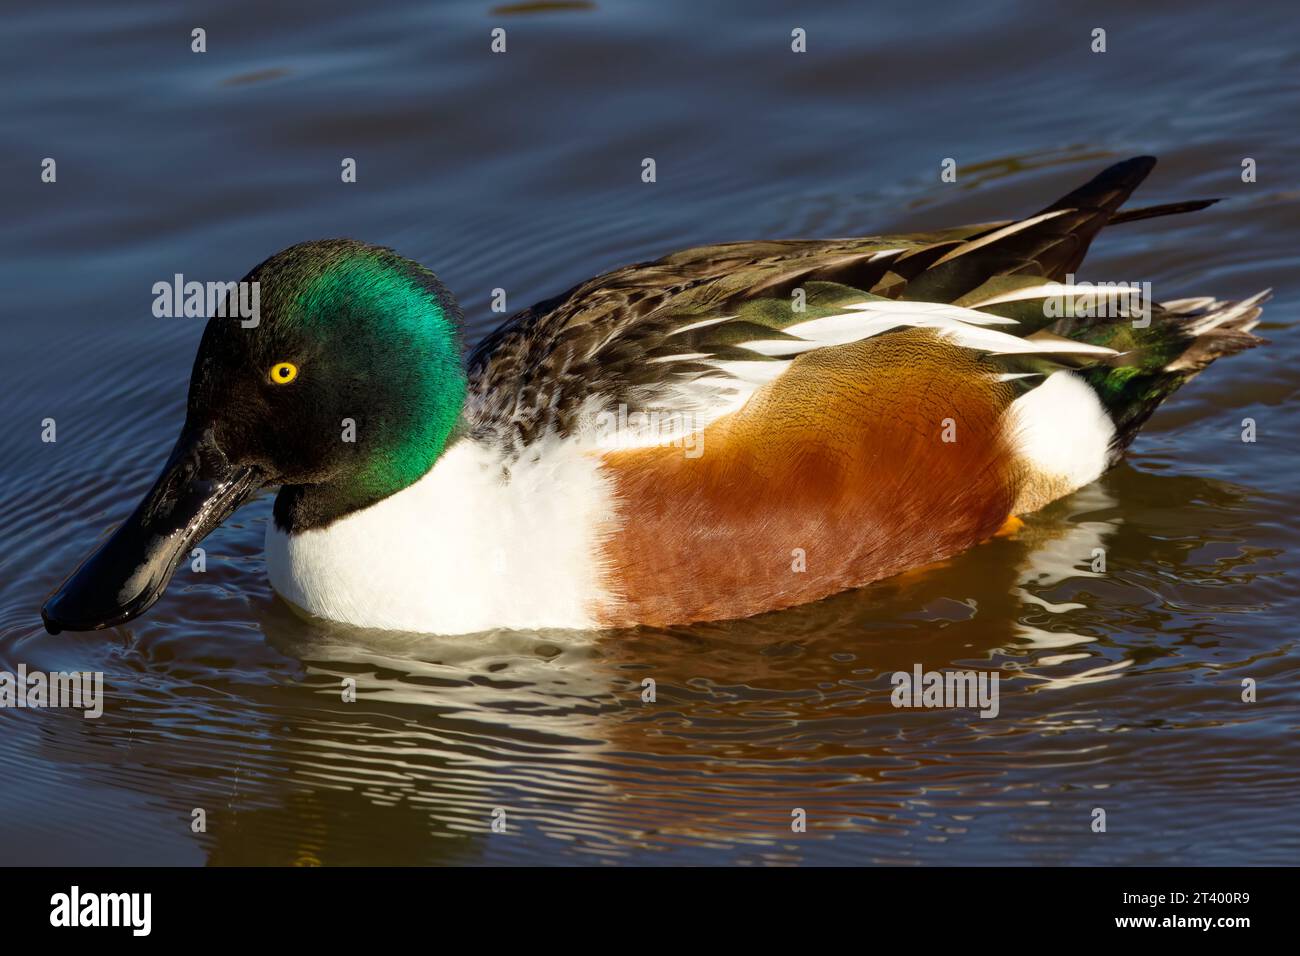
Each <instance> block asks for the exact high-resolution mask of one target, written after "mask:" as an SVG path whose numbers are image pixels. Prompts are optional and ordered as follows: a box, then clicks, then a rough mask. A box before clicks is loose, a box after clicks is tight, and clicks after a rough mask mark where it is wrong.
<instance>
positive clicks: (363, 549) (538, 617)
mask: <svg viewBox="0 0 1300 956" xmlns="http://www.w3.org/2000/svg"><path fill="white" fill-rule="evenodd" d="M530 450H531V451H533V452H534V454H532V455H530V457H529V459H528V460H527V461H523V462H520V463H518V464H517V465H515V466H514V467H513V468H512V470H511V474H510V477H509V479H508V480H507V479H506V478H505V477H503V475H502V469H501V460H500V458H499V456H498V455H497V454H496V453H495V452H494V451H493V450H492V449H490V448H486V447H484V446H482V445H479V444H477V443H475V442H471V441H468V440H462V441H460V442H458V443H456V444H455V445H453V446H452V447H451V448H449V449H448V450H447V452H446V453H445V454H444V455H443V456H442V458H440V459H439V460H438V463H437V464H436V465H434V467H433V468H432V470H430V471H429V473H428V474H427V475H425V476H424V477H423V478H421V479H420V480H419V481H417V482H416V483H415V484H413V485H411V486H410V487H409V488H406V489H404V490H402V491H400V492H398V493H397V494H395V495H392V496H391V497H388V498H385V499H384V500H383V501H381V502H379V503H378V504H376V505H373V506H371V507H370V508H367V509H365V510H364V511H359V512H357V513H355V514H352V515H349V516H348V517H346V518H343V519H341V520H339V521H336V522H334V523H333V524H332V525H330V526H329V527H327V528H323V529H319V530H312V531H306V532H303V533H301V534H295V535H292V536H291V535H287V534H285V533H283V532H282V531H280V530H279V529H277V528H276V527H275V522H274V521H271V522H268V525H267V534H266V558H267V570H268V573H269V575H270V578H271V586H272V587H274V588H275V590H276V591H278V592H279V593H280V594H281V595H282V596H283V597H285V598H286V599H287V600H289V601H291V602H292V603H294V604H296V605H298V606H299V607H300V608H302V609H303V610H305V611H307V612H308V613H310V614H312V615H315V616H317V617H323V618H327V619H330V620H334V621H341V622H343V623H346V624H353V625H357V626H362V627H375V628H383V629H387V630H402V631H416V632H423V633H434V634H465V633H472V632H477V631H486V630H492V629H494V628H521V629H531V628H542V627H558V628H590V627H594V626H596V622H595V620H594V619H593V617H592V612H593V610H594V609H595V608H597V607H599V606H600V605H601V604H602V603H605V602H606V601H607V600H608V597H607V595H605V594H604V593H603V592H602V589H601V574H600V571H601V569H600V568H599V566H598V559H599V555H600V553H601V552H600V540H601V533H602V530H604V529H607V528H608V527H609V525H610V522H611V521H612V518H613V509H612V499H611V495H610V492H609V488H608V486H607V482H606V479H605V478H604V477H603V476H602V474H601V472H600V468H599V465H598V463H597V460H596V459H595V457H593V456H592V455H590V454H587V453H584V452H583V451H582V449H580V448H579V447H577V446H574V445H572V444H571V443H565V442H562V441H560V440H559V439H548V440H546V441H543V442H539V443H536V444H535V445H534V446H532V448H531V449H530Z"/></svg>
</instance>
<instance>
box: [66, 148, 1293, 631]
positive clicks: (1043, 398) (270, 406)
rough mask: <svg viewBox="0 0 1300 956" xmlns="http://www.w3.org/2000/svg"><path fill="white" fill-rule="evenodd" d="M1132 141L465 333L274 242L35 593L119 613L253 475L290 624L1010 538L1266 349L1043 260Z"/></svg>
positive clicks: (717, 616)
mask: <svg viewBox="0 0 1300 956" xmlns="http://www.w3.org/2000/svg"><path fill="white" fill-rule="evenodd" d="M1154 165H1155V159H1154V158H1153V157H1149V156H1140V157H1136V158H1133V159H1129V160H1126V161H1123V162H1119V163H1117V164H1115V165H1112V166H1111V167H1109V168H1108V169H1105V170H1104V171H1102V172H1101V173H1100V174H1098V175H1097V176H1096V177H1095V178H1093V179H1092V180H1090V181H1089V182H1087V183H1085V184H1084V185H1083V186H1081V187H1079V188H1077V189H1075V190H1074V191H1072V192H1070V193H1068V194H1066V195H1065V196H1064V197H1063V198H1061V199H1059V200H1057V201H1056V202H1054V203H1052V204H1051V205H1049V206H1047V207H1046V208H1044V209H1042V210H1041V211H1039V212H1036V213H1034V214H1033V215H1030V216H1027V217H1025V218H1021V219H1013V220H1005V221H997V222H985V223H980V224H976V225H967V226H959V227H954V228H950V229H946V230H941V231H939V232H931V233H916V234H903V235H888V236H873V237H867V238H847V239H795V240H771V241H769V240H763V241H752V242H732V243H724V244H720V245H707V246H699V247H695V248H690V249H686V250H684V251H680V252H675V253H673V254H671V255H667V256H665V257H663V258H661V259H658V260H655V261H651V262H643V263H639V264H636V265H630V266H627V267H624V268H619V269H615V270H614V271H611V272H607V273H605V274H603V275H600V276H598V277H596V278H593V279H590V280H588V281H586V282H582V283H581V284H578V285H575V286H573V287H572V288H570V289H569V290H568V291H566V292H563V293H561V294H559V295H557V296H555V297H554V298H550V299H547V300H545V301H543V302H540V303H538V304H536V305H534V306H532V307H531V308H528V309H526V310H524V311H523V312H520V313H518V314H516V315H514V316H512V317H511V318H509V319H508V320H506V321H505V322H504V323H503V324H502V325H501V326H500V327H499V328H497V329H496V330H495V331H493V332H492V333H490V334H488V335H487V336H486V337H485V338H484V339H483V340H482V341H481V342H480V343H479V344H477V346H476V347H474V348H473V350H472V351H470V352H468V354H467V355H466V354H465V350H464V349H463V347H462V326H463V316H462V312H461V309H460V307H459V306H458V305H457V303H456V300H455V298H454V297H453V296H452V294H451V293H450V292H449V291H448V289H447V288H446V287H445V286H444V285H443V283H442V282H441V281H440V280H439V279H438V277H437V276H436V275H435V274H434V273H433V272H432V271H430V270H429V269H427V268H426V267H425V266H423V265H421V264H419V263H417V262H415V261H412V260H410V259H407V258H404V257H403V256H401V255H400V254H398V253H397V252H395V251H393V250H392V249H390V248H387V247H383V246H377V245H371V244H367V243H364V242H361V241H357V240H353V239H326V240H317V241H309V242H303V243H300V244H297V245H294V246H291V247H289V248H287V249H284V250H283V251H281V252H278V253H276V254H275V255H273V256H271V257H270V258H269V259H267V260H266V261H264V262H262V263H261V264H260V265H258V266H256V267H255V268H254V269H253V270H252V271H251V272H249V273H248V275H247V276H246V277H245V279H244V280H243V282H244V283H256V284H257V286H256V288H257V289H258V290H259V293H260V297H259V300H258V301H259V303H260V306H259V308H260V315H259V317H258V321H256V322H241V321H238V320H233V319H231V318H228V317H225V316H222V315H215V316H213V317H211V318H210V319H209V320H208V322H207V324H206V326H205V328H204V332H203V336H202V340H201V342H200V344H199V347H198V353H197V356H196V358H195V362H194V367H193V371H192V373H191V377H190V384H189V394H188V402H187V406H186V417H185V422H184V425H183V427H182V429H181V433H180V436H179V438H178V440H177V442H176V444H175V446H174V448H173V449H172V451H171V454H170V456H169V457H168V458H167V460H166V463H165V465H164V466H163V469H162V473H161V475H160V476H159V477H158V479H157V481H156V482H155V483H154V484H153V486H152V487H151V488H150V489H149V490H148V491H147V493H146V494H145V495H144V497H143V500H142V501H141V502H140V504H139V506H138V507H137V508H136V509H135V511H134V512H133V513H132V514H131V515H130V516H129V517H128V518H127V519H126V520H125V521H124V522H123V523H122V524H121V526H119V527H118V528H117V529H116V531H114V532H113V534H112V535H111V536H109V537H108V538H107V539H106V540H105V541H104V542H103V543H102V544H101V545H100V546H99V547H98V548H97V549H95V550H94V552H93V553H92V554H90V556H89V557H88V558H86V560H85V561H83V562H82V564H81V565H80V566H79V567H78V568H77V569H76V570H75V571H74V572H73V573H72V574H71V575H70V576H69V577H68V579H67V580H66V581H64V582H63V583H62V584H61V585H60V586H59V587H58V588H57V589H56V590H55V591H54V592H53V593H52V594H51V596H50V597H49V598H48V600H47V601H46V602H45V603H44V605H43V607H42V609H41V614H42V618H43V621H44V623H45V626H46V628H47V629H48V630H49V631H50V632H52V633H58V632H59V631H61V630H73V631H79V630H93V629H98V628H104V627H111V626H116V625H120V624H123V623H125V622H128V621H130V620H132V619H133V618H135V617H137V616H138V615H140V614H142V613H144V612H145V611H146V610H148V609H149V608H150V607H151V606H152V605H153V604H154V603H155V602H156V601H158V600H159V598H160V597H161V596H162V594H163V593H164V591H165V589H166V588H167V586H168V583H169V582H170V581H171V580H172V577H173V575H174V573H175V571H176V569H177V567H178V565H179V564H181V563H182V562H183V561H184V560H185V558H186V557H187V555H188V554H189V553H190V551H191V549H192V548H193V547H194V546H196V545H197V543H198V542H200V541H201V540H203V538H204V537H205V536H206V535H208V534H209V533H210V532H212V531H213V530H214V529H215V528H217V527H218V526H219V525H221V523H222V522H223V521H225V520H226V519H227V518H228V517H229V516H230V515H231V514H232V513H234V512H235V510H236V509H237V508H239V507H240V506H241V505H242V504H243V503H245V502H246V501H248V500H249V499H250V498H251V497H253V496H254V495H255V494H256V493H257V492H258V491H259V489H263V488H278V491H277V492H276V495H275V500H274V506H273V508H272V513H271V515H270V517H269V519H268V520H267V527H266V541H265V552H266V568H267V574H268V577H269V579H270V584H271V587H272V588H273V589H274V591H275V592H276V593H277V594H278V595H279V597H280V598H282V599H283V600H284V601H286V602H287V603H288V604H289V605H290V606H291V607H293V608H294V609H296V610H297V611H298V612H299V613H301V614H302V615H305V616H306V617H307V618H309V619H311V618H315V619H324V620H327V621H332V622H336V623H340V624H344V625H351V626H354V627H359V628H376V629H381V630H389V631H403V632H415V633H427V634H447V635H455V634H473V633H479V632H486V631H496V630H502V629H505V630H512V629H516V630H517V629H525V630H532V629H548V628H560V629H578V630H593V629H620V628H633V627H642V626H652V627H667V626H677V625H689V624H693V623H696V622H704V621H723V620H731V619H740V618H747V617H751V616H754V615H758V614H764V613H767V612H774V611H780V610H782V609H785V608H790V607H793V606H796V605H801V604H807V603H810V602H814V601H818V600H821V599H824V598H826V597H828V596H830V595H833V594H836V593H839V592H842V591H847V590H850V589H856V588H861V587H863V586H865V585H868V584H870V583H872V582H875V581H879V580H882V579H886V578H890V577H894V576H896V575H900V574H903V573H905V572H910V571H915V570H917V569H924V568H925V567H927V566H929V565H933V564H935V563H938V562H942V561H944V560H946V559H948V558H950V557H952V556H954V555H956V554H958V553H960V552H962V551H965V550H967V549H970V548H973V547H976V546H978V545H980V544H981V543H983V542H987V541H989V540H990V539H992V538H994V537H996V536H998V535H1000V534H1008V533H1014V530H1015V529H1016V528H1017V527H1018V526H1020V523H1022V522H1023V521H1024V520H1025V519H1026V518H1027V517H1028V516H1030V515H1032V514H1033V513H1034V512H1036V511H1038V510H1039V509H1041V508H1043V507H1044V506H1045V505H1047V504H1049V503H1050V502H1052V501H1055V500H1057V499H1059V498H1062V497H1064V496H1066V495H1069V494H1071V493H1073V492H1075V491H1077V490H1079V489H1081V488H1083V487H1084V486H1087V485H1089V484H1090V483H1092V482H1095V481H1096V480H1097V479H1098V478H1099V477H1100V476H1101V475H1102V474H1103V473H1104V472H1105V471H1106V470H1107V469H1109V468H1111V467H1112V466H1114V465H1115V464H1116V463H1117V462H1118V461H1119V460H1120V459H1121V457H1122V456H1123V455H1124V453H1125V450H1126V449H1127V448H1128V447H1129V445H1130V444H1131V442H1132V441H1133V439H1134V436H1135V435H1136V434H1137V433H1138V431H1139V429H1140V428H1141V426H1142V425H1143V424H1144V423H1145V422H1146V421H1147V419H1148V418H1149V417H1150V416H1151V414H1152V413H1153V412H1154V411H1155V409H1156V408H1157V407H1158V406H1159V405H1160V404H1161V403H1162V402H1163V401H1165V400H1166V399H1167V398H1169V396H1170V395H1171V394H1173V393H1174V392H1175V391H1176V390H1177V389H1178V388H1179V387H1180V386H1182V385H1183V384H1185V383H1186V382H1188V381H1189V380H1190V379H1192V378H1194V377H1195V376H1196V375H1198V374H1199V373H1200V372H1201V371H1203V370H1204V369H1205V368H1206V367H1207V366H1208V365H1209V364H1210V363H1212V362H1213V361H1214V360H1215V359H1217V358H1219V357H1221V356H1226V355H1230V354H1233V353H1236V352H1239V351H1241V350H1243V349H1247V348H1251V347H1253V346H1255V345H1258V344H1260V343H1261V342H1262V341H1263V340H1262V339H1260V338H1258V337H1257V336H1255V335H1253V334H1252V333H1251V330H1252V329H1253V328H1254V327H1255V326H1256V325H1257V324H1258V322H1259V316H1260V314H1261V303H1262V302H1263V301H1264V300H1265V299H1266V298H1267V296H1268V291H1267V290H1265V291H1264V292H1261V293H1259V294H1257V295H1254V296H1252V297H1250V298H1245V299H1242V300H1240V301H1223V300H1219V299H1216V298H1213V297H1210V296H1201V297H1195V298H1185V299H1177V300H1170V301H1164V302H1163V303H1158V302H1155V301H1154V300H1153V299H1152V298H1151V296H1150V294H1149V287H1144V286H1143V284H1141V283H1136V284H1132V285H1127V284H1126V285H1123V286H1121V287H1118V288H1111V289H1109V290H1108V291H1107V292H1106V293H1104V294H1099V292H1098V289H1097V288H1094V287H1090V286H1088V285H1087V284H1086V283H1079V282H1077V281H1075V279H1074V273H1075V270H1076V269H1077V268H1078V267H1079V266H1080V264H1081V263H1082V261H1083V259H1084V256H1085V254H1086V253H1087V251H1088V248H1089V245H1090V243H1091V242H1092V240H1093V238H1094V237H1095V236H1096V235H1097V234H1098V233H1099V232H1100V231H1101V230H1102V228H1104V227H1105V226H1108V225H1121V224H1127V223H1131V222H1136V221H1140V220H1145V219H1148V218H1153V217H1157V216H1166V215H1173V214H1181V213H1187V212H1192V211H1196V210H1200V209H1204V208H1205V207H1207V206H1209V205H1210V204H1211V203H1213V202H1215V201H1217V200H1212V199H1210V200H1191V201H1185V202H1176V203H1169V204H1165V205H1158V206H1148V207H1145V208H1137V209H1130V210H1121V209H1120V206H1121V205H1122V204H1123V203H1124V202H1125V201H1126V200H1127V199H1128V198H1129V196H1130V194H1131V193H1132V192H1133V191H1134V189H1135V188H1136V187H1137V186H1138V184H1140V183H1141V182H1142V181H1143V180H1144V179H1145V178H1146V177H1147V175H1148V174H1149V173H1150V172H1151V169H1152V167H1153V166H1154Z"/></svg>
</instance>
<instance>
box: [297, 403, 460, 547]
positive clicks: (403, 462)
mask: <svg viewBox="0 0 1300 956" xmlns="http://www.w3.org/2000/svg"><path fill="white" fill-rule="evenodd" d="M441 435H442V437H441V439H440V440H430V441H428V442H422V443H419V444H415V445H411V446H409V447H405V448H402V449H400V450H399V451H396V452H394V453H393V454H391V455H386V456H383V457H381V458H379V459H377V460H375V461H373V462H372V463H371V464H370V465H368V466H367V467H366V469H365V470H363V471H361V472H359V473H358V474H356V475H352V476H349V477H347V478H344V479H340V480H337V481H328V482H322V483H319V484H312V485H284V486H282V487H281V488H280V491H279V493H278V494H277V495H276V496H275V508H274V513H273V520H274V521H275V524H276V527H278V528H279V529H280V530H281V531H284V532H286V533H288V534H297V533H299V532H302V531H310V530H313V529H317V528H325V527H328V526H329V525H331V524H333V523H334V522H336V521H338V520H339V519H340V518H346V517H347V516H348V515H351V514H355V513H356V512H358V511H364V510H365V509H366V508H369V507H371V506H372V505H376V504H378V503H379V502H381V501H383V500H384V499H385V498H389V497H392V496H393V495H395V494H397V493H398V492H399V491H402V490H403V489H405V488H408V487H410V486H411V485H413V484H415V483H416V482H417V481H419V480H420V479H421V478H423V477H424V476H425V475H426V474H428V473H429V471H430V470H432V469H433V467H434V465H436V464H437V462H438V459H439V458H440V457H441V456H442V453H443V452H444V451H445V450H446V449H447V448H448V447H449V446H450V445H451V444H453V443H454V442H455V441H457V440H458V438H459V427H458V425H457V423H456V420H455V419H453V424H452V426H451V427H449V428H448V429H447V430H446V431H445V432H442V433H441Z"/></svg>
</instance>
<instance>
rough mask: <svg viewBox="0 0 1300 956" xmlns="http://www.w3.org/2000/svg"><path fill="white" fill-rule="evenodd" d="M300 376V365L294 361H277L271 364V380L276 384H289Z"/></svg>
mask: <svg viewBox="0 0 1300 956" xmlns="http://www.w3.org/2000/svg"><path fill="white" fill-rule="evenodd" d="M297 377H298V366H296V365H294V364H293V363H292V362H276V363H275V364H274V365H272V366H271V381H272V382H274V383H275V384H276V385H288V384H289V383H290V382H292V381H293V380H294V379H295V378H297Z"/></svg>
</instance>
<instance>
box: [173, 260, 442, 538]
mask: <svg viewBox="0 0 1300 956" xmlns="http://www.w3.org/2000/svg"><path fill="white" fill-rule="evenodd" d="M244 281H245V282H257V283H258V288H259V295H258V297H257V301H258V303H259V315H258V317H257V319H258V321H257V324H256V326H255V327H246V326H250V325H251V323H248V322H240V321H239V320H238V319H237V318H235V319H232V318H213V319H210V320H209V322H208V327H207V329H206V330H205V332H204V335H203V342H202V344H201V345H200V346H199V353H198V357H197V358H196V360H195V363H194V373H193V375H192V376H191V379H190V397H189V410H188V415H187V431H188V430H190V429H191V428H195V427H201V426H202V425H203V424H205V423H206V424H208V425H210V427H212V428H213V429H214V430H215V432H216V437H217V440H218V443H219V444H220V445H221V447H222V448H223V450H224V451H225V453H226V455H227V456H228V457H230V458H231V459H232V460H234V461H236V462H239V463H250V464H254V465H256V466H257V467H258V469H259V470H260V471H261V472H263V473H264V475H265V478H264V483H265V484H279V485H281V486H282V487H281V490H280V494H279V496H278V497H277V499H276V505H275V520H276V522H277V524H279V525H280V526H281V527H282V528H284V529H286V530H304V529H307V528H312V527H319V526H321V525H323V524H327V523H329V522H330V521H332V520H334V519H335V518H338V517H340V516H342V515H344V514H347V513H349V512H351V511H354V510H356V509H358V508H362V507H365V506H367V505H369V504H373V503H374V502H376V501H378V500H380V499H382V498H385V497H387V496H388V495H391V494H393V493H394V492H396V491H400V490H401V489H402V488H405V487H406V486H407V485H410V484H411V483H413V482H415V481H416V480H418V479H419V478H420V477H421V476H422V475H424V474H425V473H426V472H427V471H428V470H429V469H430V468H431V467H432V466H433V464H434V462H435V461H436V460H437V459H438V456H439V455H441V454H442V452H443V450H444V449H445V448H446V446H447V443H448V441H449V440H450V439H451V438H452V436H453V434H454V431H455V428H456V425H457V423H458V421H459V419H460V413H461V407H462V404H463V402H464V398H465V373H464V370H463V366H462V363H461V339H460V325H461V314H460V309H459V308H458V306H457V305H456V302H455V300H454V299H453V298H452V296H451V294H450V293H449V292H448V291H447V290H446V288H445V287H444V286H443V285H442V283H441V282H439V281H438V278H437V277H436V276H435V275H434V274H433V273H432V272H430V271H429V270H428V269H425V268H424V267H423V266H421V265H419V264H418V263H415V262H412V261H410V260H409V259H404V258H402V257H401V256H399V255H397V254H396V253H395V252H393V251H392V250H390V249H385V248H381V247H378V246H370V245H366V244H364V243H360V242H354V241H352V240H346V239H330V240H322V241H317V242H305V243H301V244H299V245H296V246H290V247H289V248H288V249H285V250H284V251H282V252H279V253H277V254H276V255H274V256H272V257H271V258H270V259H267V260H266V261H265V262H263V263H262V264H261V265H259V266H258V267H257V268H255V269H253V271H252V272H250V273H249V274H248V275H247V276H246V277H245V280H244Z"/></svg>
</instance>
